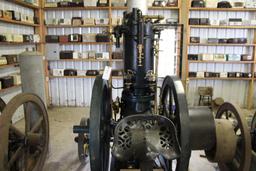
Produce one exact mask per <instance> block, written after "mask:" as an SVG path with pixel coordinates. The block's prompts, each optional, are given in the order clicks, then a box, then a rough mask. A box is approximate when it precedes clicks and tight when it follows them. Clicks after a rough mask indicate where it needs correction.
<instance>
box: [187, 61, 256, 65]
mask: <svg viewBox="0 0 256 171" xmlns="http://www.w3.org/2000/svg"><path fill="white" fill-rule="evenodd" d="M188 62H189V63H220V64H253V63H254V61H201V60H200V61H196V60H188Z"/></svg>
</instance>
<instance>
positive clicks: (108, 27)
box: [43, 0, 180, 101]
mask: <svg viewBox="0 0 256 171" xmlns="http://www.w3.org/2000/svg"><path fill="white" fill-rule="evenodd" d="M43 1H45V0H43ZM178 1H179V2H180V0H178ZM179 4H180V3H179ZM43 7H44V3H43ZM127 9H128V8H127V7H125V6H115V7H112V6H111V0H110V1H109V6H108V7H61V8H60V7H53V8H49V7H44V8H43V10H44V13H46V12H47V11H53V10H54V11H90V10H103V11H107V12H108V18H109V20H110V24H109V25H88V26H72V25H44V27H43V30H44V35H47V31H48V29H51V28H53V29H54V28H69V29H72V28H85V27H92V28H98V27H99V28H100V27H102V28H106V29H107V31H108V32H112V29H113V27H114V25H112V24H111V19H112V12H113V10H127ZM149 10H164V11H168V10H175V11H178V12H179V13H180V6H179V5H178V7H149ZM113 44H114V42H78V43H73V42H72V43H70V42H69V43H60V45H63V46H65V45H108V47H107V49H108V52H109V54H110V59H108V60H94V59H93V60H91V59H68V60H58V61H64V62H81V61H82V62H109V65H110V66H112V64H113V63H114V62H123V59H112V48H113V47H112V45H113ZM178 56H179V54H178ZM49 62H50V61H49ZM47 68H48V67H47ZM47 78H49V79H63V78H87V79H88V78H95V77H91V76H74V77H65V76H64V77H54V76H51V75H50V74H49V72H48V73H47ZM111 78H112V79H122V78H123V77H111ZM49 79H48V80H49ZM112 79H110V82H111V80H112ZM49 100H50V101H51V99H49Z"/></svg>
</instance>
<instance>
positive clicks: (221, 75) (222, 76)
mask: <svg viewBox="0 0 256 171" xmlns="http://www.w3.org/2000/svg"><path fill="white" fill-rule="evenodd" d="M220 78H228V73H227V72H221V73H220Z"/></svg>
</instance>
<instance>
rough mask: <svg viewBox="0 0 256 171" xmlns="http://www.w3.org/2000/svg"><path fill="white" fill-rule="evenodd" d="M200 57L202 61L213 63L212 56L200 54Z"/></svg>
mask: <svg viewBox="0 0 256 171" xmlns="http://www.w3.org/2000/svg"><path fill="white" fill-rule="evenodd" d="M201 56H202V57H201V60H203V61H213V54H201Z"/></svg>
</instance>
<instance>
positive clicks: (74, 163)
mask: <svg viewBox="0 0 256 171" xmlns="http://www.w3.org/2000/svg"><path fill="white" fill-rule="evenodd" d="M48 114H49V121H50V149H49V154H48V158H47V161H46V163H45V167H44V169H43V170H44V171H90V167H89V165H86V166H81V165H80V162H79V160H78V154H77V144H76V143H75V142H74V137H75V135H74V134H73V133H72V132H73V131H72V128H73V125H74V124H79V122H80V119H81V118H82V117H88V115H89V110H88V108H54V109H50V110H49V112H48ZM203 154H204V152H201V151H198V152H193V154H192V157H191V160H190V169H189V170H190V171H206V170H207V171H216V170H218V167H217V164H212V163H209V162H208V161H207V160H206V159H205V158H201V157H200V155H203Z"/></svg>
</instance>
